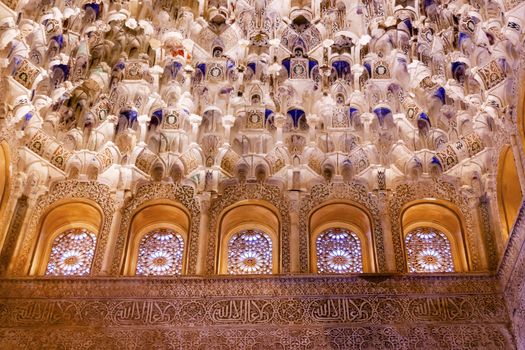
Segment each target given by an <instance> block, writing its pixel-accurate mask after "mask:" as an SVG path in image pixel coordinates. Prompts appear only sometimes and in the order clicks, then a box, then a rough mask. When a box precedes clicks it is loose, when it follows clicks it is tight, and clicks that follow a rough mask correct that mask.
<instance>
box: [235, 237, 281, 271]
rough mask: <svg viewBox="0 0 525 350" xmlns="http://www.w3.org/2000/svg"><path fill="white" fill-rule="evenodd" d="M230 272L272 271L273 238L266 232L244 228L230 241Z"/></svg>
mask: <svg viewBox="0 0 525 350" xmlns="http://www.w3.org/2000/svg"><path fill="white" fill-rule="evenodd" d="M228 273H229V274H270V273H272V239H271V238H270V236H269V235H267V234H266V233H264V232H260V231H256V230H244V231H240V232H238V233H236V234H234V235H233V236H232V237H231V238H230V240H229V241H228Z"/></svg>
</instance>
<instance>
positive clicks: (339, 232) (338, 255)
mask: <svg viewBox="0 0 525 350" xmlns="http://www.w3.org/2000/svg"><path fill="white" fill-rule="evenodd" d="M316 248H317V249H316V250H317V272H319V273H359V272H363V261H362V260H363V259H362V257H361V242H360V241H359V237H357V235H356V234H355V233H353V232H351V231H349V230H346V229H343V228H331V229H328V230H326V231H324V232H323V233H321V234H320V235H319V236H318V237H317V242H316Z"/></svg>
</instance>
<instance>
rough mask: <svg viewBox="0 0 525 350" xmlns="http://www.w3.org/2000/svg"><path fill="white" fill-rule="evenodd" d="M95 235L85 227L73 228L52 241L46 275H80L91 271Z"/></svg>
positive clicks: (95, 240) (95, 241)
mask: <svg viewBox="0 0 525 350" xmlns="http://www.w3.org/2000/svg"><path fill="white" fill-rule="evenodd" d="M96 243H97V236H96V235H95V234H94V233H93V232H90V231H88V230H86V229H83V228H74V229H71V230H67V231H65V232H63V233H61V234H60V235H58V236H57V237H56V238H55V240H54V241H53V246H52V247H51V255H50V257H49V263H48V264H47V269H46V275H48V276H82V275H88V274H89V272H90V271H91V263H92V261H93V255H94V254H95V246H96Z"/></svg>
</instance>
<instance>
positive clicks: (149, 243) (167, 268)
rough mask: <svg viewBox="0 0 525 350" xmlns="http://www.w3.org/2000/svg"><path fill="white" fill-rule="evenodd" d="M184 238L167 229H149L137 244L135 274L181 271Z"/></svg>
mask: <svg viewBox="0 0 525 350" xmlns="http://www.w3.org/2000/svg"><path fill="white" fill-rule="evenodd" d="M183 255H184V239H183V238H182V236H181V235H180V234H178V233H175V232H174V231H172V230H168V229H159V230H154V231H151V232H149V233H147V234H145V235H144V237H142V239H141V240H140V245H139V254H138V261H137V271H136V274H137V275H145V276H172V275H180V274H181V272H182V257H183Z"/></svg>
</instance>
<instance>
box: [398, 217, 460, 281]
mask: <svg viewBox="0 0 525 350" xmlns="http://www.w3.org/2000/svg"><path fill="white" fill-rule="evenodd" d="M405 246H406V250H407V258H408V271H409V272H454V261H453V260H452V253H451V250H450V241H449V240H448V238H447V236H446V235H445V234H444V233H443V232H440V231H438V230H436V229H434V228H430V227H419V228H417V229H415V230H413V231H411V232H409V233H408V234H407V235H406V237H405Z"/></svg>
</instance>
